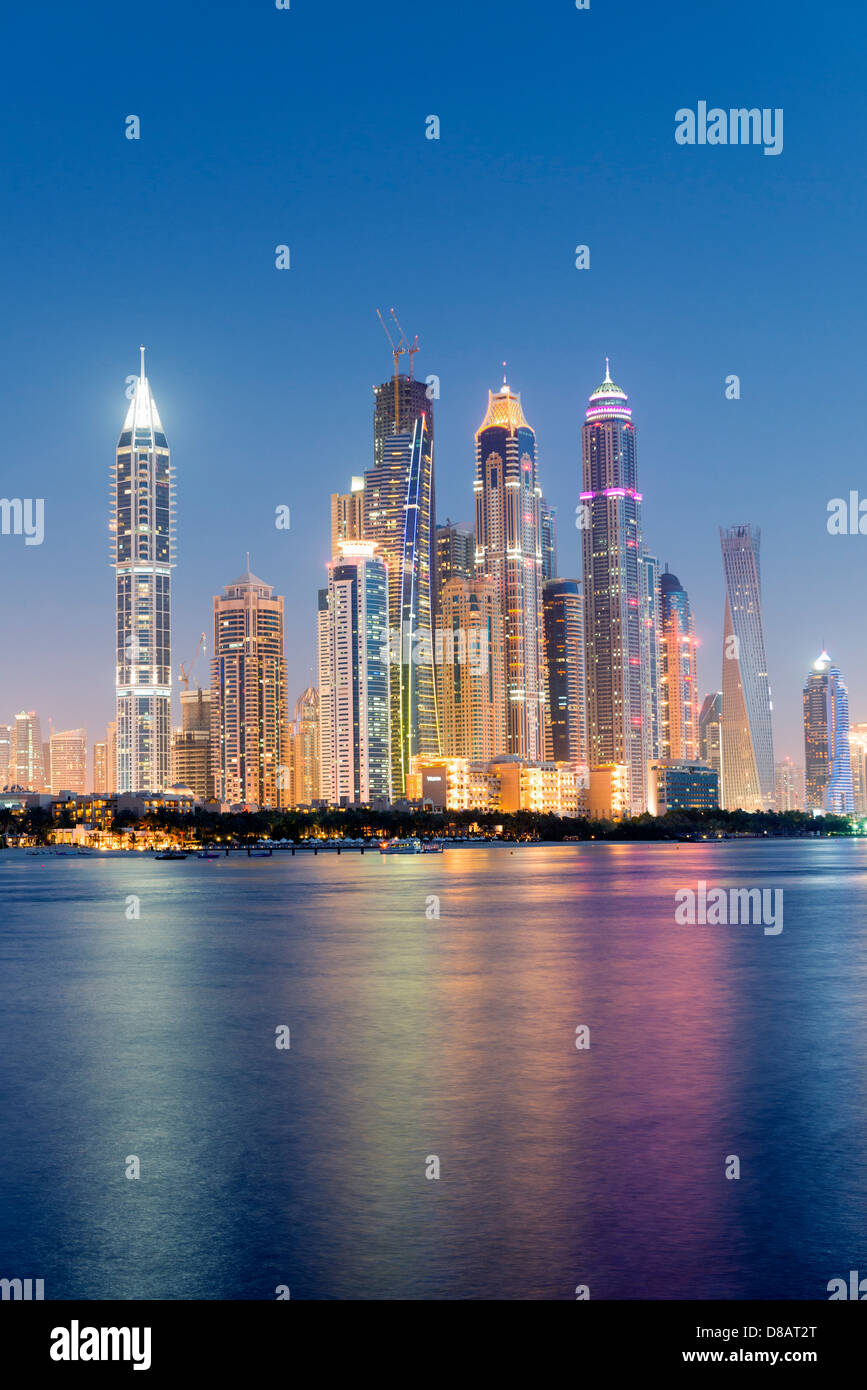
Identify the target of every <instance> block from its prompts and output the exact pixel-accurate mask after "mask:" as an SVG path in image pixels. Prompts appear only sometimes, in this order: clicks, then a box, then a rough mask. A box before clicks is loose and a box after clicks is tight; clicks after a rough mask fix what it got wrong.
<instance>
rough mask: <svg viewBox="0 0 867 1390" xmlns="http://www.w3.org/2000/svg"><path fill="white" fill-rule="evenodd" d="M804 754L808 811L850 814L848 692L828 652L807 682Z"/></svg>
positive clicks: (805, 690)
mask: <svg viewBox="0 0 867 1390" xmlns="http://www.w3.org/2000/svg"><path fill="white" fill-rule="evenodd" d="M804 754H805V760H806V768H805V770H806V784H807V810H808V811H814V810H815V811H830V812H832V813H834V814H836V815H843V816H844V815H851V814H852V812H853V811H854V808H855V803H854V798H853V793H852V763H851V755H850V748H849V692H848V690H847V688H846V682H845V681H844V679H843V677H842V675H841V673H840V670H839V668H838V667H836V666H835V665H834V663H833V662H832V660H831V658H830V656H829V655H828V653H827V652H826V651H823V652H822V653H821V655H820V656H819V657H818V658H817V659H816V660H815V661H814V662H813V666H812V669H811V670H810V673H809V675H808V676H807V679H806V681H805V683H804Z"/></svg>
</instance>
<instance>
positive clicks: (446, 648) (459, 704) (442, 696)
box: [435, 575, 506, 762]
mask: <svg viewBox="0 0 867 1390" xmlns="http://www.w3.org/2000/svg"><path fill="white" fill-rule="evenodd" d="M435 646H436V672H437V680H438V682H439V687H438V697H439V708H440V716H441V719H442V752H443V756H444V757H447V758H469V759H471V760H472V761H475V762H486V761H488V760H489V759H490V758H494V757H496V756H497V755H498V754H500V753H502V752H503V749H504V746H505V713H506V701H505V697H504V693H503V618H502V614H501V613H500V606H499V603H498V602H497V595H496V592H495V590H494V586H493V584H491V583H490V582H488V581H487V580H484V579H465V578H462V577H461V576H460V575H454V576H453V577H452V578H451V579H448V580H447V581H446V582H445V584H444V585H443V586H442V589H441V591H440V606H439V609H438V612H437V630H436V640H435Z"/></svg>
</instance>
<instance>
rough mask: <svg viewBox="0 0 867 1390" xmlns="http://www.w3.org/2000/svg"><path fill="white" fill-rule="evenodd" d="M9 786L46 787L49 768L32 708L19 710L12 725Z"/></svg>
mask: <svg viewBox="0 0 867 1390" xmlns="http://www.w3.org/2000/svg"><path fill="white" fill-rule="evenodd" d="M9 785H10V786H15V787H24V788H25V790H27V791H34V792H42V791H47V790H48V770H47V768H46V767H45V760H44V756H43V752H42V726H41V724H40V722H39V715H38V714H37V713H36V711H35V710H33V709H31V710H21V712H20V714H16V716H15V723H14V724H13V725H12V756H11V758H10V760H9Z"/></svg>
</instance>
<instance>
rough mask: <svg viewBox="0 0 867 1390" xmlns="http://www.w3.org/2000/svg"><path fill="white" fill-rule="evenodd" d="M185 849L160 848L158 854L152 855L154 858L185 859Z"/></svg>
mask: <svg viewBox="0 0 867 1390" xmlns="http://www.w3.org/2000/svg"><path fill="white" fill-rule="evenodd" d="M186 857H187V851H186V850H185V849H162V850H160V852H159V854H155V855H154V859H186Z"/></svg>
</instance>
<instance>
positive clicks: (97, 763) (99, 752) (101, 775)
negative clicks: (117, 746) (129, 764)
mask: <svg viewBox="0 0 867 1390" xmlns="http://www.w3.org/2000/svg"><path fill="white" fill-rule="evenodd" d="M107 759H108V744H107V743H106V741H105V739H100V740H99V742H97V743H95V744H94V745H93V787H92V790H93V791H94V792H101V793H103V794H105V793H107V792H108V762H107Z"/></svg>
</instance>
